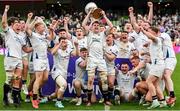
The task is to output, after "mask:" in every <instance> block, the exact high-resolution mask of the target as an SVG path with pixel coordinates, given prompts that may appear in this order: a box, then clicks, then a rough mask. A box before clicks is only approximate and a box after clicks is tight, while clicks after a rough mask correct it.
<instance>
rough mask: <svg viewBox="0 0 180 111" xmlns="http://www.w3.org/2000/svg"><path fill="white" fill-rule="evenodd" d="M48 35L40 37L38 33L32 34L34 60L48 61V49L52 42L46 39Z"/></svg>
mask: <svg viewBox="0 0 180 111" xmlns="http://www.w3.org/2000/svg"><path fill="white" fill-rule="evenodd" d="M46 37H47V36H46V35H45V34H43V35H40V34H38V33H35V32H32V37H30V40H31V44H32V47H33V54H34V55H33V58H36V59H47V49H48V46H49V45H50V41H49V40H47V39H46Z"/></svg>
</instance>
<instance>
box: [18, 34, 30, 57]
mask: <svg viewBox="0 0 180 111" xmlns="http://www.w3.org/2000/svg"><path fill="white" fill-rule="evenodd" d="M19 34H20V35H21V36H22V37H23V39H24V41H25V43H26V46H27V36H26V32H22V31H21V32H20V33H19ZM22 56H23V57H25V56H28V53H26V52H24V51H23V50H22Z"/></svg>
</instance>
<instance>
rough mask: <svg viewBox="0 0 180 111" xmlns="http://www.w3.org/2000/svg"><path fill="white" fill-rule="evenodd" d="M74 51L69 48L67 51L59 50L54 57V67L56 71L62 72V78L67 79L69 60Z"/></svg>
mask: <svg viewBox="0 0 180 111" xmlns="http://www.w3.org/2000/svg"><path fill="white" fill-rule="evenodd" d="M71 52H72V49H69V48H67V49H66V50H62V49H58V51H57V53H56V54H55V55H54V67H55V69H56V70H59V71H61V72H62V74H61V75H62V76H63V77H64V78H65V79H66V78H67V70H68V64H69V58H70V56H71Z"/></svg>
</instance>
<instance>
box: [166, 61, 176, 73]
mask: <svg viewBox="0 0 180 111" xmlns="http://www.w3.org/2000/svg"><path fill="white" fill-rule="evenodd" d="M176 64H177V60H176V58H166V59H165V69H170V70H172V71H174V69H175V67H176Z"/></svg>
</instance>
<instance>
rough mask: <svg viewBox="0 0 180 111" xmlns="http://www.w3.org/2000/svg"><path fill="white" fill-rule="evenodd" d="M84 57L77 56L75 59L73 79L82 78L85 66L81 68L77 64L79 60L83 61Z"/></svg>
mask: <svg viewBox="0 0 180 111" xmlns="http://www.w3.org/2000/svg"><path fill="white" fill-rule="evenodd" d="M83 61H84V59H82V58H81V57H79V58H78V59H77V60H76V75H75V79H83V76H84V74H85V73H86V67H84V68H81V67H80V66H79V64H80V63H81V62H83Z"/></svg>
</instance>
